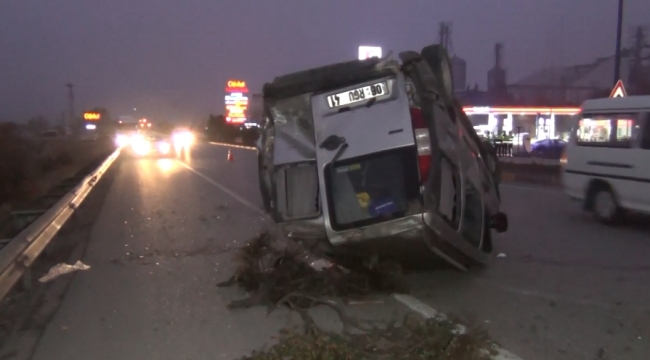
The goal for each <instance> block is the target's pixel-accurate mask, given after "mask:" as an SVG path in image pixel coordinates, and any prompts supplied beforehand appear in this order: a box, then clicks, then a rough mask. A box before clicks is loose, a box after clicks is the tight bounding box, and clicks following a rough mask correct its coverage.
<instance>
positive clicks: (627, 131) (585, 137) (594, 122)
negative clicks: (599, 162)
mask: <svg viewBox="0 0 650 360" xmlns="http://www.w3.org/2000/svg"><path fill="white" fill-rule="evenodd" d="M638 117H639V116H638V114H602V115H596V114H585V115H584V116H583V117H582V119H580V122H579V123H578V128H577V129H576V142H577V144H578V145H579V146H599V147H616V148H629V147H631V146H632V144H633V142H634V140H635V138H636V136H637V132H638V128H639V126H638V124H637V122H638Z"/></svg>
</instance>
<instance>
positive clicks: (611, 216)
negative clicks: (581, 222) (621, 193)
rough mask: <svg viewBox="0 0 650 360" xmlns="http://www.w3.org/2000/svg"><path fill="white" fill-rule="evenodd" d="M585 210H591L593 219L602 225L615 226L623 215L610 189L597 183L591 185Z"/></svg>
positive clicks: (603, 184)
mask: <svg viewBox="0 0 650 360" xmlns="http://www.w3.org/2000/svg"><path fill="white" fill-rule="evenodd" d="M586 208H587V209H589V210H591V212H592V214H593V216H594V218H595V219H596V220H597V221H598V222H600V223H603V224H607V225H614V224H617V223H618V222H619V221H620V220H621V217H622V215H623V211H622V209H621V207H620V205H619V203H618V199H617V198H616V195H615V194H614V192H613V191H612V189H611V187H610V186H609V185H607V184H605V183H602V182H598V183H595V184H593V185H592V187H591V189H590V191H589V194H588V196H587V204H586Z"/></svg>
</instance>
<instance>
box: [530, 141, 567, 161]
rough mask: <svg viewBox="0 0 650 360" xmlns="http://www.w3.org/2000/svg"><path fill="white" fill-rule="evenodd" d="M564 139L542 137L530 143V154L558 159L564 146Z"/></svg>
mask: <svg viewBox="0 0 650 360" xmlns="http://www.w3.org/2000/svg"><path fill="white" fill-rule="evenodd" d="M566 144H567V143H566V141H564V140H558V139H543V140H538V141H536V142H534V143H532V144H531V151H530V154H531V156H535V157H540V158H545V159H559V158H560V157H561V156H562V153H563V152H564V148H565V147H566Z"/></svg>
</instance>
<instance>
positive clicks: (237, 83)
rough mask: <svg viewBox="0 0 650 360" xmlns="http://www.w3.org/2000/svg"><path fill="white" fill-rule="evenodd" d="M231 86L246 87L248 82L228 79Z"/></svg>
mask: <svg viewBox="0 0 650 360" xmlns="http://www.w3.org/2000/svg"><path fill="white" fill-rule="evenodd" d="M228 87H229V88H245V87H246V82H245V81H241V80H228Z"/></svg>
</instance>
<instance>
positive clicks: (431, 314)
mask: <svg viewBox="0 0 650 360" xmlns="http://www.w3.org/2000/svg"><path fill="white" fill-rule="evenodd" d="M179 162H180V163H181V165H183V166H184V167H185V168H187V169H188V170H190V171H192V172H193V173H195V174H196V175H198V176H200V177H202V178H203V179H204V180H206V181H207V182H208V183H210V184H212V185H214V186H216V187H217V188H219V189H220V190H221V191H223V192H225V193H226V194H228V195H230V196H232V198H233V199H235V200H237V201H239V202H240V203H242V204H243V205H245V206H246V207H248V208H250V209H251V210H253V211H255V212H257V213H260V214H262V215H265V213H264V211H263V210H262V209H260V208H259V207H257V206H255V205H253V204H252V203H250V202H249V201H248V200H246V199H244V198H243V197H241V196H239V195H237V193H235V192H234V191H232V190H230V189H228V188H227V187H225V186H223V185H221V184H219V183H218V182H216V181H214V180H212V179H211V178H210V177H208V176H207V175H204V174H203V173H201V172H199V171H198V170H195V169H193V168H192V167H190V166H189V165H187V164H185V163H184V162H182V161H179ZM393 297H394V298H395V299H396V300H397V301H399V302H401V303H402V304H404V305H406V306H407V307H408V308H409V309H411V310H412V311H414V312H416V313H418V314H420V315H421V316H422V317H424V318H425V319H439V320H444V319H446V318H447V317H446V316H445V314H442V313H440V312H438V311H436V310H435V309H434V308H432V307H430V306H429V305H427V304H425V303H423V302H422V301H420V300H418V299H416V298H415V297H413V296H410V295H403V294H393ZM457 331H458V332H459V333H461V334H462V333H465V331H467V328H466V327H465V326H463V325H457ZM495 350H496V351H497V355H496V356H494V357H493V359H494V360H521V358H520V357H518V356H516V355H514V354H512V353H511V352H509V351H508V350H505V349H502V348H501V347H498V346H496V345H495Z"/></svg>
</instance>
